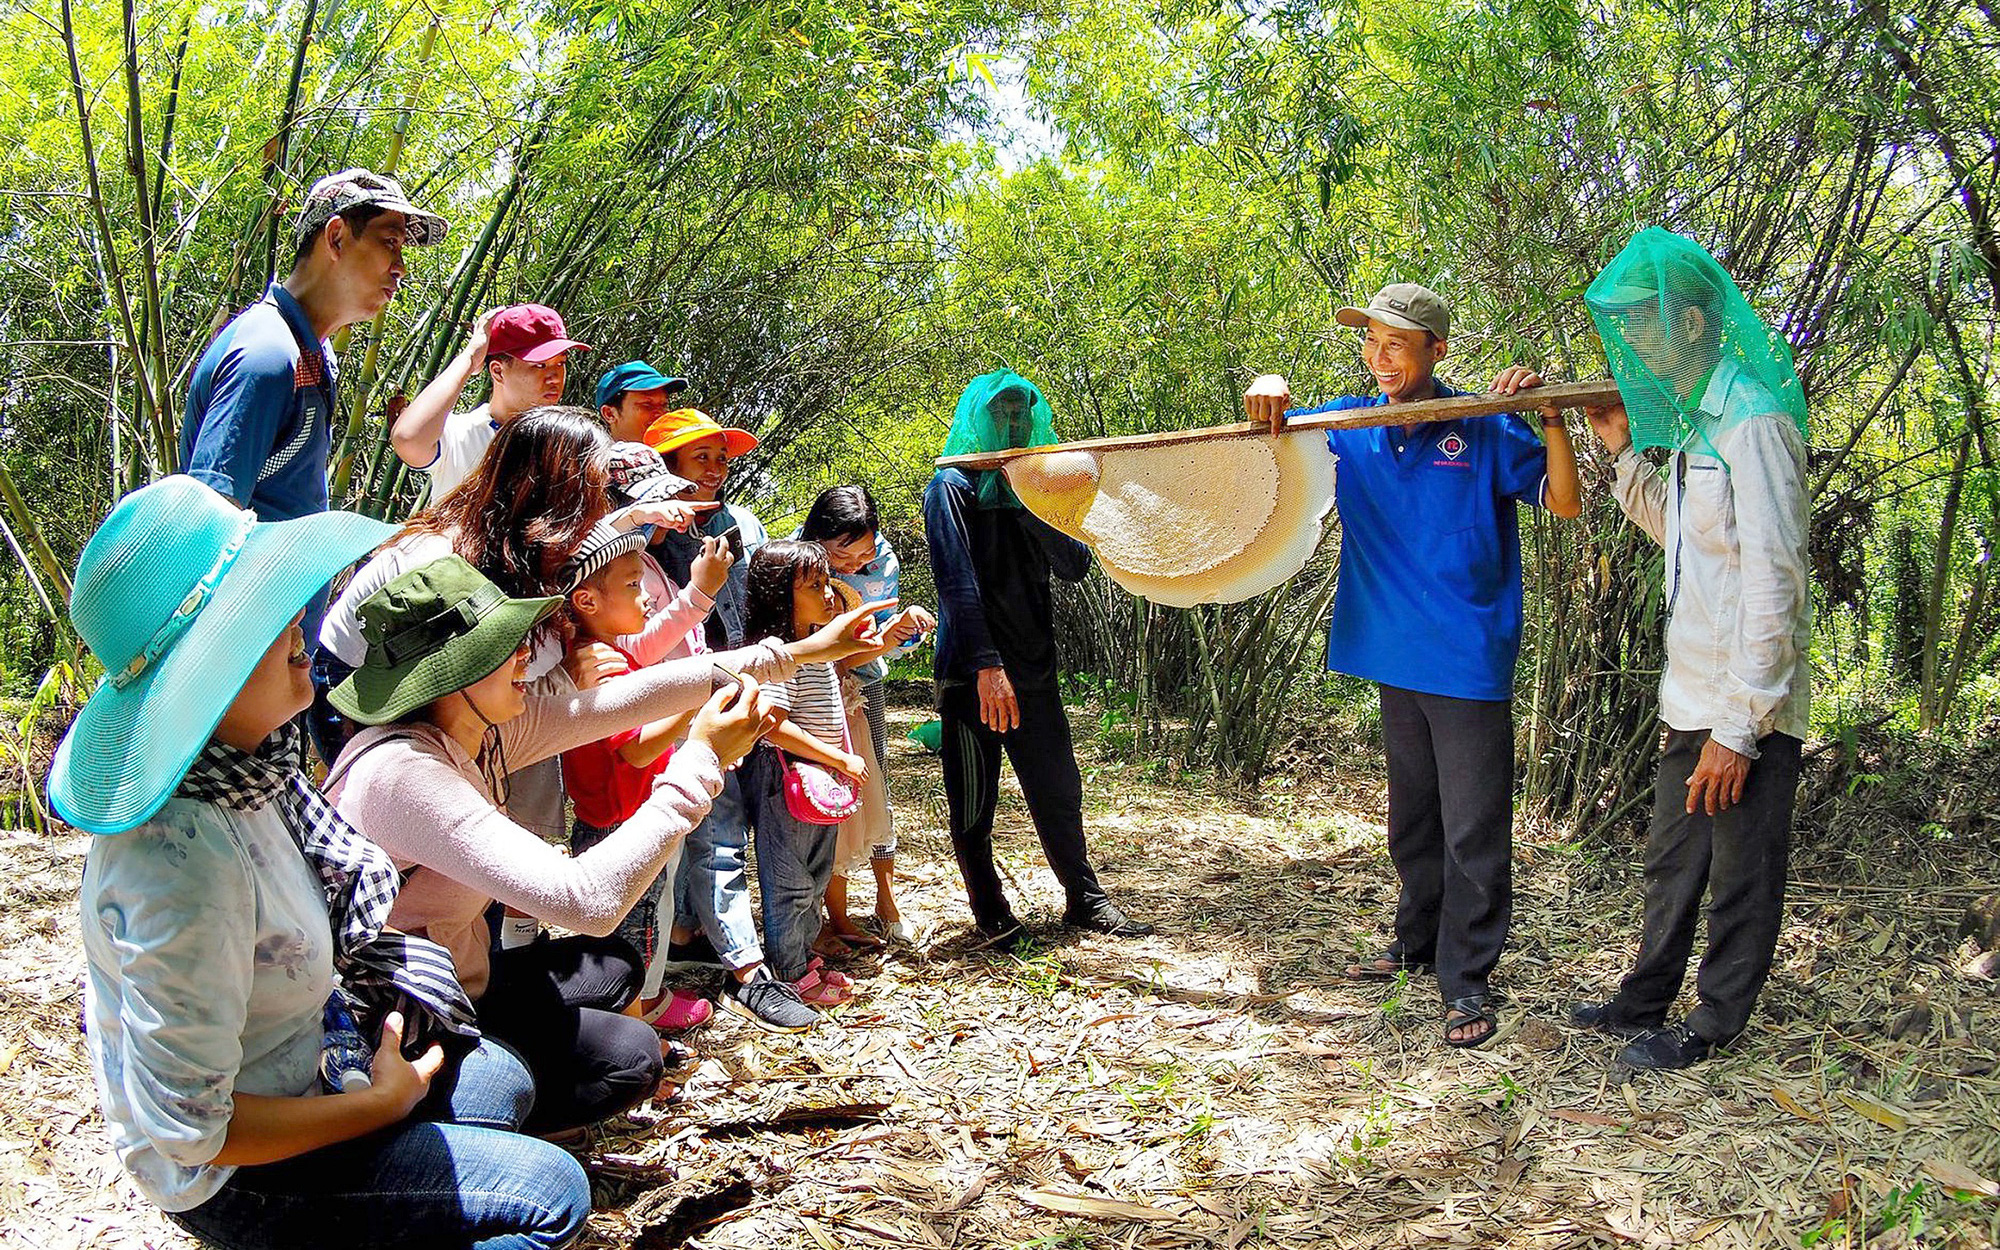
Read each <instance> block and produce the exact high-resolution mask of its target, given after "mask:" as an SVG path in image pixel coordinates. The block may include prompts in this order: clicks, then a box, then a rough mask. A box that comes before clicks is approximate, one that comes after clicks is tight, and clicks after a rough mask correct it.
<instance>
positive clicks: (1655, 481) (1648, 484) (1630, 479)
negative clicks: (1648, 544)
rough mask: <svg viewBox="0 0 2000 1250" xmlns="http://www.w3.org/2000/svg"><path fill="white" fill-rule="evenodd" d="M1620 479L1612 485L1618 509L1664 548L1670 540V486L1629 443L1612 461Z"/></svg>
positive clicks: (1612, 492)
mask: <svg viewBox="0 0 2000 1250" xmlns="http://www.w3.org/2000/svg"><path fill="white" fill-rule="evenodd" d="M1613 464H1614V467H1615V468H1616V470H1617V473H1618V478H1617V480H1616V481H1615V482H1613V483H1612V486H1611V494H1612V497H1613V498H1615V499H1617V501H1618V508H1619V510H1620V511H1622V512H1623V513H1624V514H1625V515H1626V516H1627V517H1629V518H1631V520H1632V524H1634V525H1636V526H1638V527H1639V528H1640V529H1642V530H1644V531H1646V533H1647V535H1648V536H1649V537H1651V538H1652V540H1653V541H1654V542H1656V543H1659V544H1661V545H1662V546H1665V545H1666V541H1667V483H1666V481H1665V479H1663V478H1662V477H1661V476H1660V474H1659V471H1658V470H1656V469H1655V468H1654V467H1653V465H1652V462H1651V461H1649V460H1647V459H1646V458H1645V457H1644V456H1641V455H1640V454H1639V453H1638V451H1637V450H1635V449H1634V448H1633V446H1632V445H1631V444H1630V443H1627V444H1626V445H1625V450H1623V451H1621V452H1619V453H1618V459H1617V460H1616V461H1614V462H1613Z"/></svg>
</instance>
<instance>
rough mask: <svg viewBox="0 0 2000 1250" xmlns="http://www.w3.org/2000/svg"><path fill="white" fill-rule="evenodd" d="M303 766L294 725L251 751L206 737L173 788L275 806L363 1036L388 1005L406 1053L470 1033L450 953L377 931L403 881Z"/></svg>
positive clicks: (246, 806) (251, 806) (244, 807)
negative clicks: (316, 885)
mask: <svg viewBox="0 0 2000 1250" xmlns="http://www.w3.org/2000/svg"><path fill="white" fill-rule="evenodd" d="M304 763H305V741H304V738H303V736H302V735H301V734H300V733H299V729H298V726H297V725H295V724H289V725H286V726H285V727H284V728H283V729H281V730H279V731H278V732H277V733H275V734H272V735H271V736H270V737H269V738H267V739H265V740H264V742H263V744H262V745H261V746H260V747H258V749H257V751H256V753H255V754H254V755H253V754H250V753H247V752H244V751H240V750H238V749H237V748H235V747H233V746H230V745H228V744H227V743H223V742H217V741H215V740H214V739H210V740H209V742H208V745H207V746H204V747H203V748H202V749H201V754H200V755H197V756H196V757H195V761H194V766H193V767H192V768H190V769H189V770H188V774H187V778H186V779H185V780H184V781H182V782H181V785H180V791H179V792H180V793H181V794H182V795H184V796H186V797H188V798H191V799H199V800H201V801H203V802H207V803H215V804H217V805H219V806H222V807H233V808H236V809H238V810H240V811H246V812H254V811H257V810H259V809H260V808H263V807H264V806H266V805H267V804H270V803H274V802H275V803H276V804H277V806H278V814H279V815H280V816H282V817H283V818H284V821H285V825H286V827H287V828H288V829H290V830H291V834H292V839H293V840H294V841H296V842H297V843H298V844H299V850H300V852H301V853H302V854H304V856H305V858H306V862H307V863H308V864H311V865H312V867H313V870H314V871H315V872H317V873H318V874H319V879H320V881H321V883H322V884H323V885H324V886H325V888H326V910H327V916H328V919H329V920H331V921H332V924H333V947H334V949H333V967H334V971H335V972H336V973H337V974H338V975H339V977H340V981H341V985H342V986H343V987H344V988H345V989H346V991H347V994H348V997H349V998H350V999H352V1000H353V1001H354V1003H355V1006H356V1011H355V1017H356V1019H357V1020H358V1021H359V1022H360V1024H361V1025H362V1028H363V1032H364V1034H369V1035H372V1034H373V1033H374V1031H375V1030H376V1029H377V1028H378V1027H379V1026H380V1024H381V1021H382V1018H383V1017H384V1016H386V1015H388V1014H389V1013H390V1012H391V1011H401V1012H402V1013H403V1037H404V1043H405V1049H406V1051H408V1052H410V1053H421V1047H423V1046H424V1045H426V1044H428V1041H429V1040H432V1039H434V1038H435V1037H436V1035H437V1033H438V1032H439V1031H443V1032H448V1033H456V1034H459V1035H460V1036H462V1037H467V1038H476V1037H478V1036H479V1026H478V1025H476V1024H474V1023H473V1014H472V1002H471V1000H470V999H468V998H467V997H466V996H465V990H464V989H463V988H462V987H461V986H460V985H459V983H458V974H457V971H456V969H454V968H453V966H452V962H451V953H450V952H449V951H447V950H445V948H444V947H442V946H439V945H438V944H437V943H436V942H433V941H430V940H429V939H427V938H420V937H414V936H412V935H410V934H405V933H397V932H395V931H394V930H387V929H385V928H384V926H385V925H386V924H387V923H388V920H389V908H390V906H391V905H392V904H394V903H395V901H396V891H397V889H398V888H400V886H401V885H402V882H401V879H400V878H399V877H398V876H397V874H396V866H395V864H394V863H392V862H390V859H389V856H388V854H387V853H386V852H384V851H383V850H382V848H381V847H379V846H376V845H375V844H374V843H373V842H370V841H369V840H368V839H367V838H365V837H363V836H362V835H361V834H360V833H359V832H358V831H357V830H356V829H355V828H354V826H352V825H350V824H348V823H347V819H346V817H344V816H342V815H341V814H340V813H339V812H337V811H335V810H334V809H333V805H332V804H331V803H328V802H327V801H326V796H325V795H323V794H321V793H320V792H319V789H318V788H317V787H316V786H314V785H313V784H312V783H311V782H310V781H308V780H306V776H305V773H304V771H303V765H304Z"/></svg>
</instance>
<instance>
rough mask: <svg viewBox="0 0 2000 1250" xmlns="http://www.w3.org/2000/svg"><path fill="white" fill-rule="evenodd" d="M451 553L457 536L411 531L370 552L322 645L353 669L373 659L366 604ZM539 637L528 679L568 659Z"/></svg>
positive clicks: (329, 619) (335, 606) (324, 628)
mask: <svg viewBox="0 0 2000 1250" xmlns="http://www.w3.org/2000/svg"><path fill="white" fill-rule="evenodd" d="M451 554H452V547H451V539H449V538H447V537H445V536H444V535H443V534H411V535H408V536H407V537H405V538H402V539H399V540H398V541H396V542H395V543H392V544H391V545H389V546H387V547H384V548H382V550H380V551H378V552H376V553H375V554H374V555H373V556H370V557H369V559H368V563H366V564H364V565H362V566H361V567H360V568H358V569H356V570H354V576H353V577H351V578H349V579H348V581H347V589H345V590H343V591H341V592H340V597H339V598H338V599H335V600H334V601H333V602H332V603H330V604H328V605H327V609H326V619H325V620H323V621H321V622H320V626H319V645H320V646H322V647H324V648H326V649H327V650H328V651H331V652H333V653H334V655H336V656H338V657H339V659H340V662H341V663H343V664H345V665H347V666H348V667H349V668H360V667H361V665H362V663H363V662H364V661H366V660H367V658H368V642H367V640H366V639H364V638H363V637H362V636H361V618H360V616H359V615H358V609H359V608H360V607H361V605H362V604H363V603H366V602H367V601H368V597H369V596H370V595H372V594H374V593H375V592H376V591H378V590H380V589H382V588H383V587H384V586H387V585H388V584H389V583H390V582H393V581H395V580H396V579H397V578H398V577H400V576H402V575H403V574H404V573H407V572H409V571H410V570H411V569H415V568H422V567H423V566H424V565H426V564H429V563H430V562H431V561H433V560H436V559H438V558H439V557H441V556H448V555H451ZM533 638H534V650H533V651H531V652H530V653H529V655H528V680H529V681H538V680H540V679H541V678H542V677H543V676H545V675H547V674H548V672H549V671H550V670H551V669H553V668H555V667H557V666H558V665H559V664H561V663H562V658H563V653H562V648H561V647H560V646H557V645H556V643H555V639H554V636H553V635H551V634H550V633H549V632H548V631H547V630H541V629H538V630H536V631H535V633H534V635H533Z"/></svg>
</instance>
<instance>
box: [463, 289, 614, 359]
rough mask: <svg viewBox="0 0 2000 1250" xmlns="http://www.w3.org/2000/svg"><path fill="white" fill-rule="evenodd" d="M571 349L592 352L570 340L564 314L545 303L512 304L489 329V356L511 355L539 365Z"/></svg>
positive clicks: (489, 324)
mask: <svg viewBox="0 0 2000 1250" xmlns="http://www.w3.org/2000/svg"><path fill="white" fill-rule="evenodd" d="M572 347H581V348H583V349H584V350H585V351H589V350H590V344H588V343H579V342H577V341H576V340H575V339H573V338H571V337H569V331H568V330H567V329H565V328H564V327H563V319H562V314H561V313H558V312H557V311H556V310H555V309H553V308H550V307H548V306H547V305H546V304H510V305H508V306H507V307H505V308H503V309H501V310H500V311H499V312H497V313H495V314H494V315H493V320H492V321H491V322H489V323H488V324H487V327H486V354H487V355H489V356H512V357H514V358H515V359H517V360H525V361H527V362H528V363H529V364H536V365H538V364H540V363H542V362H543V361H544V360H549V359H552V358H553V357H555V356H559V355H561V354H562V353H563V352H566V351H568V350H569V349H570V348H572Z"/></svg>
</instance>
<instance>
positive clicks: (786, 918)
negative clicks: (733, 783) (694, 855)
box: [739, 742, 839, 981]
mask: <svg viewBox="0 0 2000 1250" xmlns="http://www.w3.org/2000/svg"><path fill="white" fill-rule="evenodd" d="M739 772H740V775H741V776H742V778H743V798H744V802H745V805H746V806H747V807H748V808H749V810H750V823H751V824H752V825H753V826H755V828H756V830H757V892H758V893H759V894H761V895H762V896H763V899H764V956H765V958H766V959H767V960H769V961H770V965H771V973H772V975H774V976H776V977H777V978H778V979H779V980H781V981H796V980H798V979H799V978H800V977H803V976H804V975H805V974H806V965H807V964H808V963H810V962H811V961H812V944H813V940H814V939H815V938H817V937H818V936H819V927H820V908H819V903H820V900H821V899H823V898H825V897H826V883H827V882H828V881H830V880H832V879H833V848H834V841H835V838H836V835H837V831H838V829H839V826H838V825H809V824H807V823H805V822H804V821H802V820H797V819H794V818H793V816H792V814H791V812H790V811H788V810H786V808H785V779H784V774H783V773H782V772H781V771H780V769H779V765H778V749H777V748H776V747H774V746H771V745H770V744H769V743H764V742H760V743H758V744H757V745H756V747H754V748H753V749H752V750H751V752H750V757H749V758H748V759H746V760H744V761H743V767H742V768H741V769H740V770H739Z"/></svg>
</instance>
